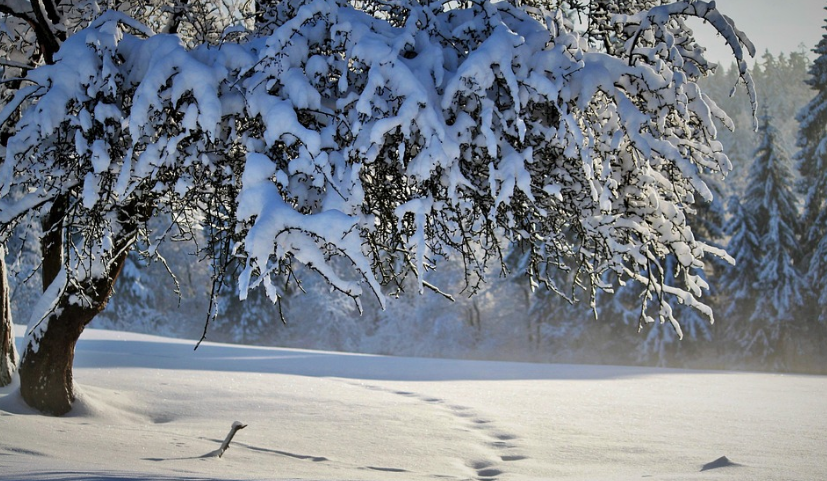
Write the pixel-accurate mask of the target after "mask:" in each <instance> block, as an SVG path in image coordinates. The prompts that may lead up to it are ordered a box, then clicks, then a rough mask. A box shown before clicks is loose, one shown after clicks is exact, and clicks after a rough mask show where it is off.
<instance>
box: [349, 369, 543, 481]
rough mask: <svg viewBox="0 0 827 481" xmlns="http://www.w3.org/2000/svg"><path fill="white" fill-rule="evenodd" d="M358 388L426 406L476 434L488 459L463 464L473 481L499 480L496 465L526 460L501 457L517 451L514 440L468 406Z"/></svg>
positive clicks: (404, 392)
mask: <svg viewBox="0 0 827 481" xmlns="http://www.w3.org/2000/svg"><path fill="white" fill-rule="evenodd" d="M358 386H360V387H363V388H365V389H370V390H372V391H380V392H386V393H389V394H394V395H398V396H404V397H406V398H409V399H414V400H417V401H420V402H422V403H425V404H428V405H430V406H432V407H433V408H434V409H438V410H440V411H442V412H447V413H448V414H450V415H451V416H453V417H454V418H455V420H456V422H457V423H458V424H460V425H461V426H465V427H466V428H467V430H468V432H469V433H473V432H476V433H479V434H478V435H479V437H480V442H481V444H482V445H483V446H484V447H485V449H488V450H490V451H491V456H490V460H488V459H486V460H476V461H469V462H467V463H466V466H468V467H469V468H471V469H472V470H474V471H475V472H476V479H477V480H478V481H495V480H497V479H498V477H499V476H501V475H503V474H506V473H507V471H506V470H505V468H504V466H501V465H499V463H513V462H516V461H522V460H524V459H528V457H527V456H523V455H520V454H511V453H507V454H503V453H502V451H503V450H513V449H518V448H519V446H518V445H517V444H516V442H517V441H518V436H516V435H514V434H511V433H508V432H506V431H503V430H500V429H499V428H498V426H497V423H496V422H495V421H494V420H492V419H491V418H489V417H487V416H484V415H482V414H481V413H479V412H477V411H476V410H475V409H473V408H471V407H469V406H463V405H459V404H450V403H449V402H448V401H447V400H445V399H442V398H438V397H434V396H430V395H427V394H422V393H416V392H412V391H407V390H392V389H386V388H383V387H381V386H376V385H366V384H358ZM367 469H371V470H377V471H387V472H394V473H396V472H406V471H404V470H396V469H387V468H376V467H372V466H368V467H367Z"/></svg>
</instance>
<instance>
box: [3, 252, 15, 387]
mask: <svg viewBox="0 0 827 481" xmlns="http://www.w3.org/2000/svg"><path fill="white" fill-rule="evenodd" d="M9 295H10V293H9V284H8V278H7V275H6V247H5V246H2V245H0V386H6V385H8V384H9V383H10V382H11V379H12V376H13V375H14V371H15V370H16V369H17V350H16V349H15V347H14V324H12V319H11V302H10V300H9Z"/></svg>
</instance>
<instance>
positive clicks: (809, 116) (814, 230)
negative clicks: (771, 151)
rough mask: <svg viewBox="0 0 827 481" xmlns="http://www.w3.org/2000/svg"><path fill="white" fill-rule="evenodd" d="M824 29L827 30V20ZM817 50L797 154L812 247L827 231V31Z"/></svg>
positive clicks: (804, 219) (804, 217)
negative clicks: (810, 92) (813, 94)
mask: <svg viewBox="0 0 827 481" xmlns="http://www.w3.org/2000/svg"><path fill="white" fill-rule="evenodd" d="M824 29H825V30H827V24H826V25H825V27H824ZM813 52H814V53H816V54H817V55H818V57H817V58H816V59H815V61H814V62H813V63H812V65H811V66H810V70H809V74H810V75H809V78H808V79H807V80H806V81H805V82H806V83H807V85H809V86H810V88H811V89H812V90H814V91H815V96H814V97H813V98H812V100H810V102H809V103H808V104H807V105H805V106H804V107H803V108H802V109H801V110H800V111H799V112H798V115H797V117H796V118H797V120H798V122H799V130H798V138H797V146H798V148H799V151H798V152H797V153H796V155H795V160H796V161H797V163H798V171H799V173H800V174H801V178H800V180H799V183H798V185H797V187H798V190H799V191H800V193H802V194H803V195H804V209H803V213H802V222H803V224H804V225H805V226H807V231H806V232H805V233H804V237H803V239H804V242H803V244H804V246H805V249H806V250H808V251H812V249H813V248H814V247H815V246H816V245H817V244H818V243H819V242H820V241H821V239H822V237H824V235H825V233H827V216H825V214H824V211H825V206H826V205H827V33H825V34H824V35H823V36H822V38H821V40H820V41H819V42H818V44H817V45H816V47H815V48H814V49H813Z"/></svg>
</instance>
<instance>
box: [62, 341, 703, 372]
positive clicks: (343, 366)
mask: <svg viewBox="0 0 827 481" xmlns="http://www.w3.org/2000/svg"><path fill="white" fill-rule="evenodd" d="M194 346H195V342H194V341H193V342H190V343H187V342H180V341H172V342H163V341H157V342H155V341H144V340H141V341H133V340H97V339H92V340H84V339H83V337H81V339H80V341H79V342H78V345H77V350H76V353H75V363H74V366H75V367H78V368H84V367H88V368H94V367H101V368H118V367H131V368H148V369H187V370H203V371H222V372H254V373H274V374H291V375H298V376H311V377H337V378H346V379H362V380H381V381H458V380H464V381H502V380H578V379H579V380H590V379H593V380H599V379H615V378H629V377H640V376H645V375H650V374H664V373H666V372H669V371H670V370H668V369H656V368H640V367H624V366H598V365H567V364H533V363H520V362H498V361H467V360H453V359H434V358H404V357H392V356H375V355H364V354H348V353H336V352H321V351H304V350H296V349H282V348H270V347H251V346H234V345H229V344H209V343H205V344H202V345H201V347H199V348H198V350H196V351H193V347H194ZM681 372H687V371H681Z"/></svg>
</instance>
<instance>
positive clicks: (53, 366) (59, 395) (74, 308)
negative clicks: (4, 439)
mask: <svg viewBox="0 0 827 481" xmlns="http://www.w3.org/2000/svg"><path fill="white" fill-rule="evenodd" d="M126 256H127V251H126V250H124V251H123V252H122V253H121V254H120V255H119V256H118V258H117V259H115V260H113V261H112V263H111V264H110V266H111V267H110V271H109V273H108V274H109V275H107V276H106V277H104V278H100V279H96V280H94V281H92V282H90V283H89V284H90V285H89V286H86V287H87V288H86V289H85V291H86V292H85V294H84V295H85V296H86V298H87V299H88V301H87V302H84V303H83V304H82V305H79V304H70V303H69V300H70V299H72V298H75V299H77V298H79V297H81V294H80V293H79V292H78V290H77V288H74V286H71V285H70V286H69V287H68V288H67V289H66V290H65V291H64V292H63V294H62V295H61V296H60V299H59V300H58V303H57V306H56V308H55V309H54V310H53V312H52V313H51V314H49V315H48V316H47V317H46V319H45V320H43V321H42V322H43V323H44V325H45V326H46V327H45V329H43V330H42V331H41V332H40V333H39V334H36V335H34V336H35V337H34V338H33V337H32V336H33V334H30V335H29V336H30V337H29V340H28V342H27V344H26V347H25V348H24V351H23V360H22V361H21V362H20V394H21V395H22V396H23V400H25V401H26V404H28V405H29V406H31V407H33V408H35V409H37V410H39V411H41V412H43V413H45V414H52V415H55V416H60V415H63V414H66V413H68V412H69V411H70V410H71V409H72V403H73V402H74V401H75V389H74V382H73V376H72V364H73V363H74V359H75V344H77V341H78V339H79V338H80V335H81V333H82V332H83V329H84V328H85V327H86V326H87V324H89V322H91V321H92V319H93V318H94V317H95V316H96V315H98V314H99V313H100V312H101V311H103V309H104V308H105V307H106V303H107V302H108V301H109V297H110V296H111V294H112V291H113V287H114V285H115V280H116V279H117V278H118V275H120V273H121V269H122V268H123V265H124V261H125V260H126Z"/></svg>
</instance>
